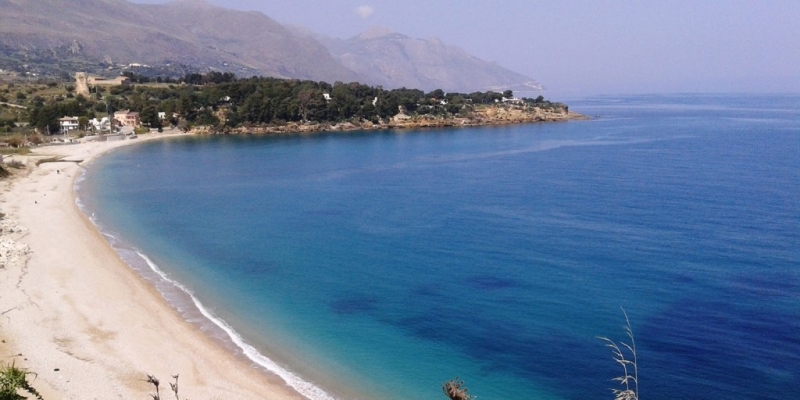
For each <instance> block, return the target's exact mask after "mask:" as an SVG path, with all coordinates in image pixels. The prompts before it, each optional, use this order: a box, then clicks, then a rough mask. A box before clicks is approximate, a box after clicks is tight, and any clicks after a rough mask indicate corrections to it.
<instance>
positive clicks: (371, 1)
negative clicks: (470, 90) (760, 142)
mask: <svg viewBox="0 0 800 400" xmlns="http://www.w3.org/2000/svg"><path fill="white" fill-rule="evenodd" d="M207 1H208V2H209V3H211V4H214V5H217V6H221V7H225V8H232V9H238V10H246V11H252V10H255V11H261V12H263V13H264V14H266V15H268V16H270V17H272V18H273V19H275V20H277V21H279V22H281V23H284V24H292V25H300V26H303V27H306V28H309V29H311V30H313V31H315V32H317V33H321V34H324V35H328V36H332V37H338V38H349V37H352V36H355V35H358V34H359V33H361V32H363V31H364V30H366V29H368V28H370V27H373V26H380V27H384V28H389V29H391V30H394V31H396V32H399V33H402V34H405V35H408V36H412V37H417V38H432V37H436V38H439V39H440V40H442V41H443V42H445V43H448V44H452V45H456V46H458V47H461V48H462V49H464V50H466V51H467V52H469V53H470V54H472V55H474V56H476V57H478V58H481V59H484V60H488V61H494V62H497V63H498V64H500V65H502V66H504V67H506V68H508V69H511V70H513V71H515V72H519V73H521V74H523V75H527V76H529V77H531V78H533V79H535V80H537V81H539V82H540V83H542V84H543V85H544V86H545V88H546V89H547V90H549V91H551V92H554V93H560V94H563V95H567V96H572V95H576V96H578V95H592V94H625V93H697V92H721V93H724V92H745V93H773V92H792V93H800V1H799V0H760V1H737V0H726V1H713V0H694V1H684V0H669V1H632V0H629V1H614V0H607V1H576V0H548V1H538V0H491V1H490V0H426V1H422V0H405V1H396V0H207ZM134 2H138V3H166V2H168V1H167V0H134Z"/></svg>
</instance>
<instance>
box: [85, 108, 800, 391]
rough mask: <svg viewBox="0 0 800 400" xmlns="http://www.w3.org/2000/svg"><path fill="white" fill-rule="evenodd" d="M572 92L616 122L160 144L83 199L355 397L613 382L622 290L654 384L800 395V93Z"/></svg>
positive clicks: (326, 385) (172, 271)
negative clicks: (460, 383) (450, 385)
mask: <svg viewBox="0 0 800 400" xmlns="http://www.w3.org/2000/svg"><path fill="white" fill-rule="evenodd" d="M570 106H571V108H572V109H573V110H576V111H578V112H582V113H584V114H588V115H592V116H595V115H597V116H600V117H599V118H597V119H595V120H592V121H577V122H569V123H554V124H539V125H521V126H511V127H487V128H470V129H442V130H423V131H392V132H377V133H376V132H368V133H347V134H319V135H312V136H282V137H186V138H179V139H176V140H168V141H160V142H149V143H146V144H142V145H138V146H131V147H127V148H123V149H120V150H118V151H116V152H114V153H112V154H110V155H108V156H105V157H103V158H102V159H100V160H99V161H98V162H97V163H96V165H95V166H93V167H92V168H90V169H89V171H88V173H87V176H86V180H85V181H83V182H82V183H81V197H82V201H83V202H84V203H85V204H86V208H87V209H88V210H90V211H89V212H93V213H94V218H95V219H96V220H97V221H99V222H98V223H99V224H100V226H101V227H102V229H103V230H104V231H106V232H107V233H109V234H110V235H113V237H114V238H115V239H114V241H115V243H117V244H118V245H119V246H120V248H121V249H123V250H121V251H122V252H123V253H124V251H125V250H124V249H125V248H127V249H136V250H138V251H139V252H141V253H142V254H146V255H147V256H148V257H149V258H150V259H152V260H153V262H154V263H155V264H157V265H158V266H159V267H160V268H161V269H162V270H163V271H164V272H165V273H166V274H168V275H169V277H170V278H171V279H173V280H175V281H177V282H181V283H182V284H183V285H185V286H186V287H187V288H189V289H190V290H191V291H192V292H193V293H194V295H195V296H196V297H197V298H198V299H199V301H201V302H202V303H203V304H205V306H206V307H207V308H208V309H209V310H210V311H211V312H213V313H214V315H216V316H217V317H219V318H221V319H223V320H225V321H226V322H227V323H228V324H230V326H232V327H233V328H234V329H235V330H236V331H237V332H238V334H239V335H241V337H243V338H244V340H245V341H246V342H247V343H249V344H250V345H253V346H254V347H255V348H256V349H258V350H259V352H261V353H262V354H264V355H267V356H268V357H270V358H271V359H272V360H274V361H276V362H277V363H279V364H280V365H283V366H285V367H286V368H287V369H289V370H291V371H293V372H295V373H297V374H299V375H300V376H301V377H303V379H305V380H307V381H310V382H313V383H314V384H316V385H317V386H319V387H321V388H323V389H324V390H325V391H327V392H328V393H329V394H331V395H333V396H336V397H339V398H343V399H344V398H375V399H377V398H380V399H443V398H444V396H443V395H442V394H441V389H440V385H441V383H442V382H444V381H445V380H447V379H449V378H453V377H455V376H459V377H460V378H462V379H463V380H464V381H465V382H466V383H467V386H468V387H469V388H470V392H472V393H473V394H475V395H477V396H479V398H480V399H484V400H488V399H504V400H508V399H520V400H522V399H576V400H577V399H602V398H612V397H613V396H612V395H611V393H610V391H609V389H610V388H612V387H615V386H614V383H613V382H612V381H611V379H612V378H613V377H615V376H618V375H619V374H620V370H619V369H618V367H617V366H616V365H615V363H614V362H613V360H612V359H611V353H610V350H609V349H608V348H606V347H604V345H603V343H602V342H601V341H600V340H598V339H597V336H609V337H612V338H614V339H615V340H621V339H625V336H624V332H623V330H622V325H623V324H624V323H625V318H624V316H623V314H622V311H621V309H620V307H623V308H624V309H625V311H627V313H628V315H629V317H630V321H631V324H632V327H633V331H634V334H635V338H636V345H637V350H638V361H639V374H640V381H641V385H640V390H641V394H642V396H643V398H647V399H675V398H687V399H699V398H726V399H788V398H800V96H789V95H784V96H754V95H750V96H744V95H735V96H720V95H713V96H712V95H708V96H705V95H675V96H633V97H598V98H593V99H584V100H580V101H575V102H571V104H570ZM131 254H135V253H131ZM131 254H128V257H132V258H131V259H133V258H136V257H135V256H131ZM123 256H125V254H123ZM134 264H135V262H134ZM151 278H152V279H153V280H154V284H156V285H157V286H159V287H161V288H163V287H167V286H169V285H165V284H164V282H158V279H157V277H151ZM163 290H164V291H165V293H166V295H167V297H168V298H171V299H173V297H174V296H173V297H170V296H171V295H170V293H169V291H170V289H169V288H167V289H163ZM173 300H174V299H173ZM174 303H175V304H176V306H177V307H179V308H181V309H182V310H183V309H186V308H187V306H186V304H187V303H186V302H184V303H181V301H180V300H174ZM186 315H187V318H189V319H192V320H193V321H195V323H197V324H198V326H200V327H206V328H207V327H209V326H210V325H211V324H209V323H208V321H206V320H204V319H203V318H200V317H198V315H197V313H194V314H192V312H190V311H187V312H186ZM206 328H204V329H206ZM208 331H209V334H210V335H212V336H214V335H219V332H217V333H214V331H213V329H211V328H208ZM220 337H222V336H220ZM230 347H231V349H232V350H233V349H234V346H233V345H230ZM175 373H181V371H175Z"/></svg>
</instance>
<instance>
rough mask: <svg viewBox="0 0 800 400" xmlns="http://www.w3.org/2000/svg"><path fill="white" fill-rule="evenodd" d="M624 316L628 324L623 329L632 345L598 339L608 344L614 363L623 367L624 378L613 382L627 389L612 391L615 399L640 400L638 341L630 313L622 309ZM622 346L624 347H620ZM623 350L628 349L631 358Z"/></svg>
mask: <svg viewBox="0 0 800 400" xmlns="http://www.w3.org/2000/svg"><path fill="white" fill-rule="evenodd" d="M620 308H621V307H620ZM622 314H623V315H625V323H626V325H625V326H624V327H623V329H624V330H625V333H626V334H627V335H628V338H629V339H630V344H628V343H625V342H620V343H619V345H618V344H617V343H616V342H614V341H613V340H611V339H609V338H607V337H598V339H600V340H602V341H604V342H606V346H608V347H610V348H611V351H612V352H613V353H614V361H616V362H617V363H618V364H619V365H621V366H622V376H619V377H616V378H614V379H613V380H614V381H617V382H619V384H620V385H621V386H624V387H625V389H611V392H612V393H614V399H615V400H639V366H638V364H637V361H636V340H635V339H634V338H633V329H632V328H631V321H630V319H628V313H626V312H625V309H624V308H622ZM620 345H621V346H622V347H620ZM623 349H628V351H627V352H628V353H629V355H630V358H626V357H625V352H624V351H623Z"/></svg>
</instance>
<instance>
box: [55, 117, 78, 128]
mask: <svg viewBox="0 0 800 400" xmlns="http://www.w3.org/2000/svg"><path fill="white" fill-rule="evenodd" d="M58 125H60V126H61V132H67V131H74V130H77V129H78V126H79V125H80V124H79V123H78V117H63V118H59V119H58Z"/></svg>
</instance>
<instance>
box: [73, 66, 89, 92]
mask: <svg viewBox="0 0 800 400" xmlns="http://www.w3.org/2000/svg"><path fill="white" fill-rule="evenodd" d="M75 93H77V94H82V95H84V96H88V95H89V83H88V81H87V77H86V72H78V73H76V74H75Z"/></svg>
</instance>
